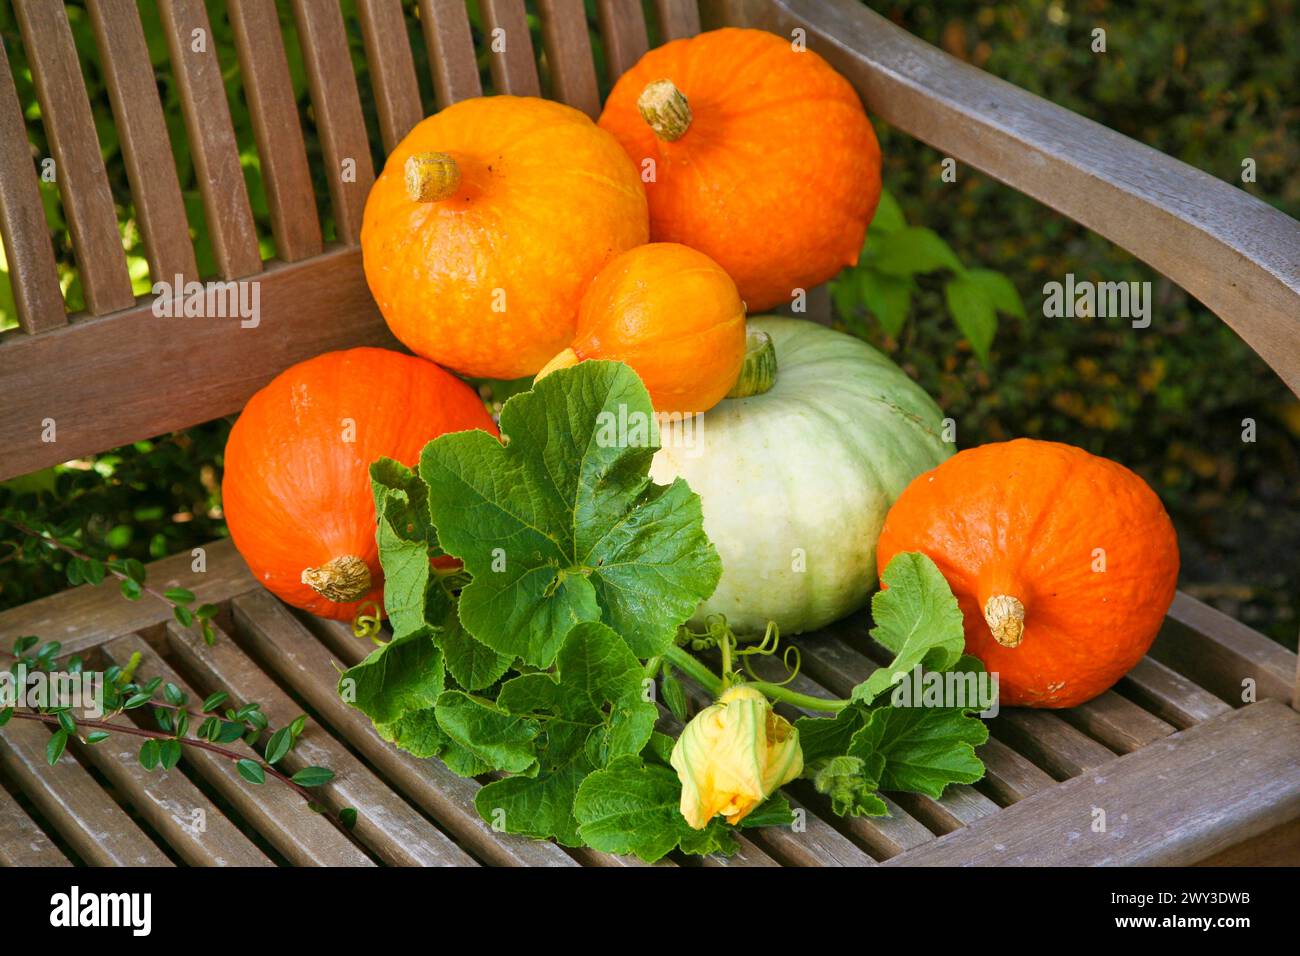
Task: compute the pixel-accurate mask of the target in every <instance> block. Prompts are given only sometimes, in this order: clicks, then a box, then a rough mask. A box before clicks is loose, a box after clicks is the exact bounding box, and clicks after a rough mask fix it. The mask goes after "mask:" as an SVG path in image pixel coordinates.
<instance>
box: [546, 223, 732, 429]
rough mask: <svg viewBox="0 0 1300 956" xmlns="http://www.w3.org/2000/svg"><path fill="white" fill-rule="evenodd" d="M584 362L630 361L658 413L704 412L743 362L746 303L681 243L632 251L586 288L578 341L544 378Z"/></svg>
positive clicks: (714, 269)
mask: <svg viewBox="0 0 1300 956" xmlns="http://www.w3.org/2000/svg"><path fill="white" fill-rule="evenodd" d="M586 359H610V360H613V361H616V362H626V363H627V364H628V365H630V366H631V367H632V369H633V371H635V372H636V373H637V374H638V375H639V376H641V381H642V382H643V383H644V384H645V387H646V390H647V391H649V392H650V400H651V402H652V403H653V404H654V407H655V411H658V412H681V413H683V414H690V413H694V412H706V411H708V410H709V409H710V408H712V407H713V406H714V405H716V404H717V403H718V402H720V401H721V400H722V399H723V397H724V396H725V395H726V394H727V392H728V391H729V390H730V389H731V387H732V386H733V385H734V384H735V383H736V377H737V376H738V375H739V374H740V368H741V365H742V363H743V362H744V360H745V305H744V303H742V302H741V301H740V296H739V295H738V294H737V292H736V284H735V283H734V282H732V281H731V277H730V276H728V275H727V274H726V273H725V272H723V271H722V268H721V267H720V266H719V265H718V264H717V263H716V262H714V261H713V260H712V259H710V258H709V257H708V256H706V255H704V253H702V252H696V251H695V250H694V249H691V248H688V247H687V246H683V245H679V244H678V243H675V242H655V243H650V244H649V245H644V246H638V247H637V248H635V249H630V250H628V251H627V252H625V253H623V254H622V255H621V256H618V257H617V258H616V259H613V260H611V261H610V262H609V264H608V265H606V266H605V268H603V269H601V270H600V272H599V273H597V275H596V277H595V278H594V279H592V281H591V285H589V286H588V287H587V291H586V293H585V294H584V295H583V297H582V304H581V306H579V309H578V334H577V337H576V338H575V339H574V340H573V344H572V345H571V346H570V347H569V348H567V349H565V350H564V351H563V352H561V353H560V354H559V355H557V356H556V357H555V358H553V359H552V360H551V361H550V362H548V363H547V364H546V366H545V367H544V368H543V369H542V371H541V372H540V373H539V374H538V376H537V377H538V378H541V377H542V376H543V375H546V374H549V373H550V372H553V371H555V370H556V369H559V368H567V367H568V366H570V365H576V364H577V363H578V362H581V361H584V360H586Z"/></svg>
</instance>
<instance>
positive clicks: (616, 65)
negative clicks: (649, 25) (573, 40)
mask: <svg viewBox="0 0 1300 956" xmlns="http://www.w3.org/2000/svg"><path fill="white" fill-rule="evenodd" d="M596 15H597V20H598V22H599V24H600V36H601V39H602V40H604V42H605V64H606V66H607V68H608V73H609V81H610V82H611V83H613V82H614V81H615V80H617V79H618V78H619V77H620V76H622V75H623V74H624V73H626V72H627V71H628V70H630V69H631V68H632V66H633V65H634V64H635V63H636V61H637V60H639V59H641V57H642V56H643V55H644V54H645V52H646V50H648V49H649V48H650V40H649V37H648V36H647V35H646V28H645V15H644V14H643V13H642V11H641V0H596Z"/></svg>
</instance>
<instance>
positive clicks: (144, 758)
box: [140, 738, 159, 770]
mask: <svg viewBox="0 0 1300 956" xmlns="http://www.w3.org/2000/svg"><path fill="white" fill-rule="evenodd" d="M158 759H159V749H158V741H157V740H156V739H153V738H151V739H149V740H146V741H145V742H144V743H143V744H141V746H140V766H142V767H144V769H145V770H152V769H153V768H154V767H156V766H158Z"/></svg>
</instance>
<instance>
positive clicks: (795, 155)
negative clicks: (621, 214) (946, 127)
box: [599, 28, 880, 313]
mask: <svg viewBox="0 0 1300 956" xmlns="http://www.w3.org/2000/svg"><path fill="white" fill-rule="evenodd" d="M599 122H600V125H601V126H602V127H603V128H605V129H607V130H609V131H610V132H611V133H613V134H614V135H615V136H616V137H617V138H618V141H619V142H620V143H622V144H623V148H624V149H626V150H627V152H628V155H630V156H631V157H632V159H633V160H634V161H635V162H636V163H637V164H638V166H640V167H641V170H642V174H641V178H642V181H643V182H644V183H645V189H646V195H647V196H648V197H649V201H650V238H651V239H652V240H653V241H656V242H681V243H685V244H686V245H688V246H691V247H692V248H695V249H698V250H700V251H701V252H703V253H705V254H707V255H708V256H710V257H711V258H713V259H714V260H716V261H717V263H718V264H719V265H721V266H722V267H723V268H724V269H725V270H726V271H727V272H728V273H729V274H730V275H731V277H732V278H733V279H734V280H735V281H736V286H737V287H738V288H739V289H740V297H741V298H742V299H744V300H745V304H746V305H747V306H748V308H749V311H750V312H751V313H753V312H758V311H761V310H763V309H770V308H773V307H775V306H777V305H781V304H784V303H789V302H791V301H792V299H793V297H794V296H795V295H796V290H797V289H804V290H807V289H811V288H812V287H813V286H815V285H817V284H818V283H821V282H825V281H826V280H827V279H829V278H831V277H832V276H834V275H835V274H836V273H837V272H838V271H839V270H840V269H841V268H842V267H844V266H845V265H849V264H851V263H855V262H857V259H858V253H859V252H860V251H861V249H862V241H863V238H864V236H865V234H866V229H867V223H869V222H870V221H871V216H872V214H873V213H874V212H875V208H876V202H877V201H878V200H879V198H880V147H879V145H878V144H877V142H876V136H875V133H874V132H873V131H872V128H871V123H870V121H869V120H868V119H867V115H866V113H865V112H864V111H863V109H862V103H861V101H860V100H859V99H858V95H857V93H856V92H854V90H853V87H852V86H850V85H849V83H848V81H847V80H845V79H844V78H843V77H842V76H840V75H839V74H838V73H836V72H835V70H833V69H832V68H831V67H830V65H829V64H827V62H826V61H825V60H823V59H822V58H821V57H820V56H818V55H817V54H816V53H813V52H812V51H810V50H796V49H794V48H793V47H792V45H791V43H790V41H789V40H788V39H782V38H781V37H778V36H776V35H774V34H771V33H767V32H766V31H762V30H745V29H736V28H728V29H723V30H715V31H711V32H708V33H701V34H699V35H698V36H695V37H692V38H690V39H683V40H674V41H673V42H671V43H667V44H664V45H663V46H660V47H657V48H656V49H653V50H651V51H650V52H649V53H647V54H646V55H645V56H643V57H642V58H641V60H640V61H639V62H638V63H637V64H636V65H635V66H633V67H632V69H630V70H628V71H627V72H626V73H624V74H623V76H622V77H621V78H620V79H619V81H618V82H617V83H616V84H615V85H614V89H613V90H612V91H611V92H610V95H609V99H608V101H607V102H606V104H605V110H604V112H603V113H602V114H601V116H600V121H599Z"/></svg>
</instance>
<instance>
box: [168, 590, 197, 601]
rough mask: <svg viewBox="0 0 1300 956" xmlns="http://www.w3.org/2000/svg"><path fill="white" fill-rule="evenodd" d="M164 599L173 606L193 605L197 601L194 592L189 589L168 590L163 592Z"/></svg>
mask: <svg viewBox="0 0 1300 956" xmlns="http://www.w3.org/2000/svg"><path fill="white" fill-rule="evenodd" d="M163 597H165V598H166V599H167V600H169V601H171V602H172V603H173V604H193V603H194V600H195V597H194V592H193V591H191V590H189V589H188V588H168V589H167V590H166V591H163Z"/></svg>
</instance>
